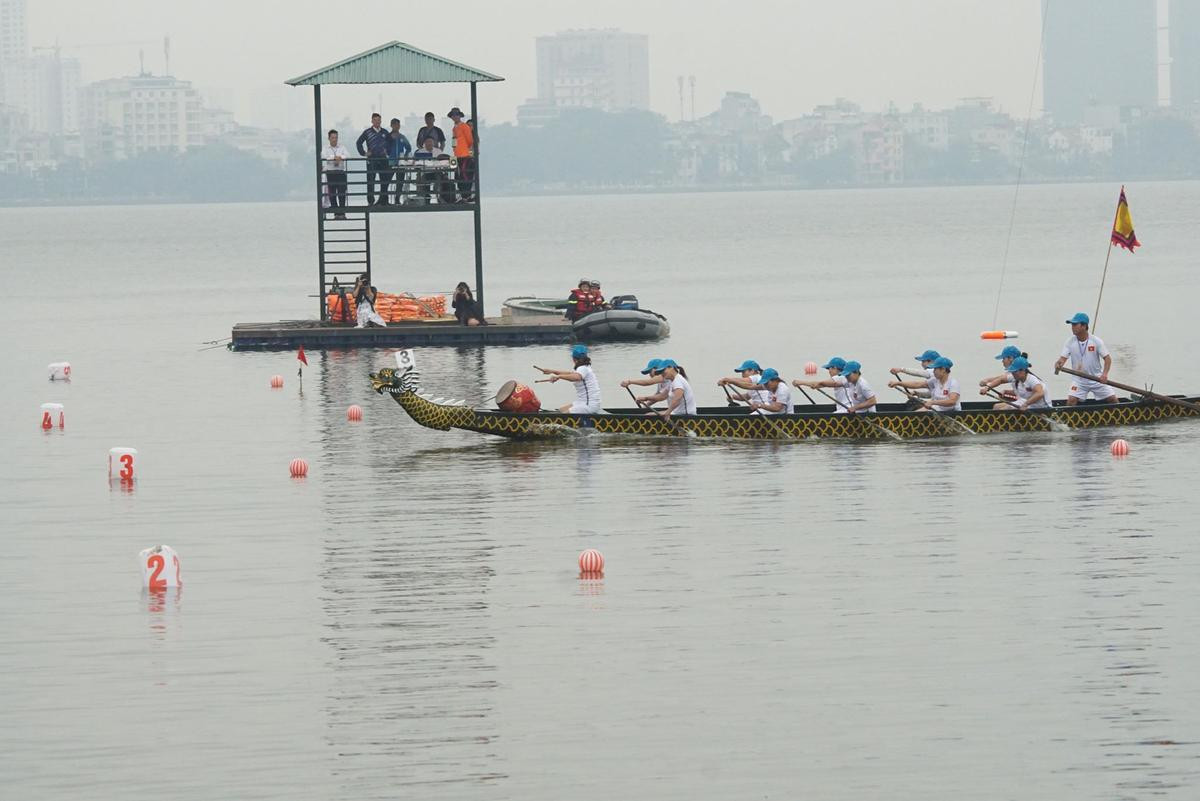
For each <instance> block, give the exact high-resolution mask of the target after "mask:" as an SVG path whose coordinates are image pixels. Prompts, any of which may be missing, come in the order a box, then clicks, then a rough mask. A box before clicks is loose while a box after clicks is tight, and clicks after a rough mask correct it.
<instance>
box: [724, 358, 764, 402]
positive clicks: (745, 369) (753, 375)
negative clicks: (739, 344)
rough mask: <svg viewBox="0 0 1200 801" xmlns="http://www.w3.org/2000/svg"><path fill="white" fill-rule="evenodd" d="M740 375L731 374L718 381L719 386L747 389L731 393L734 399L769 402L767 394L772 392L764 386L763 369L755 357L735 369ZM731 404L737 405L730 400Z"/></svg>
mask: <svg viewBox="0 0 1200 801" xmlns="http://www.w3.org/2000/svg"><path fill="white" fill-rule="evenodd" d="M733 371H734V372H735V373H737V374H738V376H736V377H735V376H729V377H726V378H722V379H720V380H718V381H717V386H718V387H728V386H733V387H739V388H740V389H744V390H746V391H745V392H737V391H736V390H735V391H734V392H732V393H731V397H732V398H733V399H734V400H740V401H745V402H746V403H753V402H755V401H757V402H758V403H767V402H768V401H767V396H768V395H769V394H770V393H769V392H767V390H766V389H764V388H763V386H762V374H763V369H762V368H761V367H759V366H758V362H756V361H754V360H753V359H746V360H745V361H743V362H742V363H741V364H740V365H739V366H737V367H735V368H734V370H733ZM730 405H735V404H734V403H733V401H730Z"/></svg>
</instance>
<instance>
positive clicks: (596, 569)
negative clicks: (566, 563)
mask: <svg viewBox="0 0 1200 801" xmlns="http://www.w3.org/2000/svg"><path fill="white" fill-rule="evenodd" d="M579 573H580V578H599V577H601V576H603V575H604V555H603V554H601V553H600V552H599V551H597V550H596V549H595V548H588V549H587V550H586V551H584V552H583V553H581V554H579Z"/></svg>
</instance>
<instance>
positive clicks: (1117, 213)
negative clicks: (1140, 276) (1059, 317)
mask: <svg viewBox="0 0 1200 801" xmlns="http://www.w3.org/2000/svg"><path fill="white" fill-rule="evenodd" d="M1124 194H1125V184H1121V194H1120V195H1118V196H1117V210H1116V211H1114V212H1113V221H1112V227H1111V228H1109V229H1108V253H1106V254H1105V255H1104V273H1103V274H1102V275H1101V276H1100V294H1099V295H1097V296H1096V313H1095V314H1093V315H1092V325H1091V329H1092V333H1093V334H1094V333H1096V326H1097V325H1098V324H1099V322H1100V301H1101V300H1103V298H1104V281H1105V279H1107V278H1108V260H1109V259H1110V258H1111V257H1112V246H1113V238H1112V235H1113V231H1115V230H1117V217H1119V216H1120V215H1121V200H1120V198H1121V197H1122V196H1123V195H1124Z"/></svg>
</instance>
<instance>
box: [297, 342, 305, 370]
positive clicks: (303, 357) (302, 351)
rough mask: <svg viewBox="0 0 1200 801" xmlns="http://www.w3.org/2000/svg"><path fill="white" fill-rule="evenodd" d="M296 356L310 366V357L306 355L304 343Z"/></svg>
mask: <svg viewBox="0 0 1200 801" xmlns="http://www.w3.org/2000/svg"><path fill="white" fill-rule="evenodd" d="M296 358H297V359H299V360H300V361H302V362H303V363H304V366H305V367H308V357H307V356H305V355H304V346H303V345H301V346H300V352H299V353H297V354H296Z"/></svg>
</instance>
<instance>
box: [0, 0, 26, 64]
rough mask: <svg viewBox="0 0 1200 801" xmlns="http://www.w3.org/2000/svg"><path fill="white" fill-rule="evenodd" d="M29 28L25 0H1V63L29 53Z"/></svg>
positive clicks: (23, 56)
mask: <svg viewBox="0 0 1200 801" xmlns="http://www.w3.org/2000/svg"><path fill="white" fill-rule="evenodd" d="M28 30H29V29H28V27H27V22H26V19H25V0H0V65H2V64H3V62H5V61H12V60H15V59H19V58H25V56H27V55H29V32H28ZM0 69H3V67H2V66H0Z"/></svg>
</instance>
